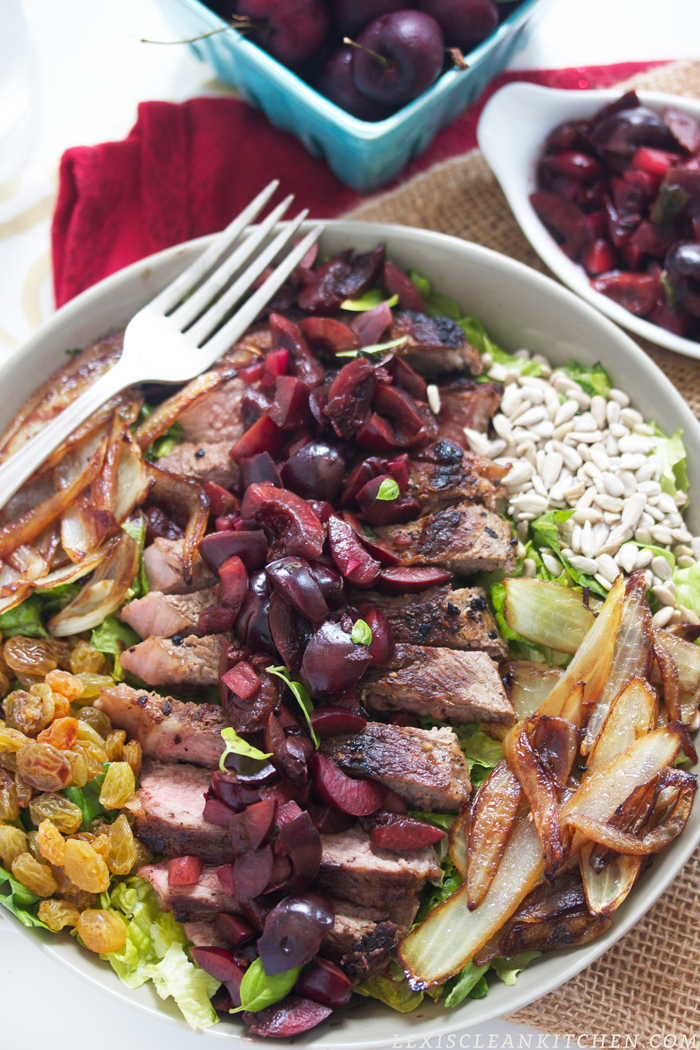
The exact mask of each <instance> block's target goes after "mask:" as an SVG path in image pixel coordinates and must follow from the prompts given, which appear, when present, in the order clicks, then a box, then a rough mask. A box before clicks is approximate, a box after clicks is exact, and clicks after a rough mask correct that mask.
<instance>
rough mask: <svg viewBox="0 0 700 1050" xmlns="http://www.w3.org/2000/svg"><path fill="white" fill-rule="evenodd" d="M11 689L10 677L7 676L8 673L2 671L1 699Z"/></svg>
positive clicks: (0, 682)
mask: <svg viewBox="0 0 700 1050" xmlns="http://www.w3.org/2000/svg"><path fill="white" fill-rule="evenodd" d="M9 690H10V679H9V678H8V677H7V675H6V674H3V672H2V671H0V699H2V697H3V696H7V694H8V692H9Z"/></svg>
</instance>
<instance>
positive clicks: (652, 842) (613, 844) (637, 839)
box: [569, 778, 697, 870]
mask: <svg viewBox="0 0 700 1050" xmlns="http://www.w3.org/2000/svg"><path fill="white" fill-rule="evenodd" d="M696 790H697V783H696V781H695V779H694V778H693V781H692V783H691V782H688V783H686V784H684V785H683V786H682V787H681V789H680V791H679V792H678V797H677V798H676V802H675V804H674V806H673V808H672V810H671V812H670V813H669V814H668V816H667V817H666V818H665V819H664V820H663V821H662V822H661V823H660V824H658V825H657V826H656V827H655V828H652V829H651V831H648V832H647V833H646V834H645V835H641V836H639V835H634V834H632V833H631V832H629V831H621V830H620V829H619V828H614V827H612V826H611V825H610V824H609V823H606V822H605V821H602V820H597V819H596V818H595V817H587V816H585V814H579V815H578V816H575V817H574V818H573V819H572V818H569V822H570V823H571V824H572V826H573V827H575V828H576V829H577V830H578V831H580V832H581V833H582V834H584V835H585V836H586V837H587V838H589V839H590V840H591V841H592V842H597V843H599V844H600V845H601V846H605V847H607V849H611V850H616V851H617V852H618V853H625V854H630V855H632V856H640V857H641V856H646V855H647V854H649V853H661V851H662V850H664V849H666V847H667V846H668V845H669V843H671V842H673V840H674V839H675V838H676V837H677V836H678V835H680V833H681V831H682V830H683V828H684V827H685V825H686V824H687V822H688V817H689V816H690V809H691V806H692V805H693V798H694V796H695V791H696ZM603 870H605V869H603Z"/></svg>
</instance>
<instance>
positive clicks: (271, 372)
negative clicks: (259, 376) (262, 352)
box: [265, 346, 289, 379]
mask: <svg viewBox="0 0 700 1050" xmlns="http://www.w3.org/2000/svg"><path fill="white" fill-rule="evenodd" d="M288 368H289V350H287V348H286V347H284V346H278V347H277V349H276V350H270V351H269V353H268V354H266V356H265V374H266V375H268V376H270V378H271V379H277V378H278V376H286V374H287V369H288Z"/></svg>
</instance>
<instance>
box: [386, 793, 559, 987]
mask: <svg viewBox="0 0 700 1050" xmlns="http://www.w3.org/2000/svg"><path fill="white" fill-rule="evenodd" d="M528 817H529V813H528V812H525V813H522V814H519V816H518V818H517V820H516V825H515V827H514V829H513V833H512V835H511V836H510V839H509V840H508V844H507V846H506V848H505V850H504V852H503V856H502V857H501V863H500V864H499V866H498V871H497V872H496V875H495V877H494V879H493V882H492V883H491V885H490V886H489V889H488V892H487V893H486V896H485V897H484V899H483V900H482V902H481V904H480V905H479V907H478V908H476V909H475V910H474V911H470V910H469V906H468V901H469V886H468V885H467V884H465V885H463V886H461V887H460V889H458V890H457V892H456V893H453V894H452V896H451V897H448V898H447V900H446V901H444V902H443V903H442V904H439V905H438V906H437V908H434V909H433V911H431V912H430V914H429V915H428V917H427V919H425V920H424V921H423V922H422V923H421V924H420V925H419V926H417V927H416V928H415V929H413V930H411V932H410V933H409V935H408V936H407V937H406V938H405V939H404V940H403V941H402V942H401V944H400V945H399V948H398V959H399V962H400V964H401V965H402V966H403V969H404V971H405V973H406V976H407V978H408V982H409V984H410V986H411V987H412V988H413V989H423V988H431V987H433V986H434V985H436V984H441V983H442V982H443V981H446V980H447V979H448V977H452V976H453V975H454V974H456V973H459V971H460V970H461V969H462V968H463V967H464V966H466V964H467V963H468V962H469V960H470V959H471V958H472V957H473V956H474V955H475V954H476V952H477V951H478V950H479V948H481V947H482V945H484V944H486V942H487V941H488V940H490V938H491V937H493V935H494V934H495V933H496V932H497V931H498V930H499V929H500V928H501V926H502V925H503V923H504V922H505V921H506V920H507V919H509V918H510V916H511V915H512V914H513V912H514V911H515V909H516V908H517V907H518V905H519V904H520V902H521V901H522V900H523V899H524V898H525V897H526V896H527V894H528V893H529V892H530V890H531V889H532V888H533V887H534V886H535V884H536V883H537V882H538V880H539V879H540V878H541V877H542V844H541V843H540V840H539V838H538V835H537V831H536V830H535V825H534V823H533V821H531V820H529V819H528Z"/></svg>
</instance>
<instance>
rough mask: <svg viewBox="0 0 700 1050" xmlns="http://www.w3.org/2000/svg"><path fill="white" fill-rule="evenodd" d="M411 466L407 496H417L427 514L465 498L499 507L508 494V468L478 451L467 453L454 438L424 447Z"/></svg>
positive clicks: (413, 459) (495, 507) (487, 505)
mask: <svg viewBox="0 0 700 1050" xmlns="http://www.w3.org/2000/svg"><path fill="white" fill-rule="evenodd" d="M410 467H411V473H410V477H409V480H408V487H407V489H406V492H405V493H404V495H406V496H412V497H413V498H414V499H417V500H418V502H419V503H420V507H421V512H422V513H423V514H433V513H434V512H435V511H436V510H440V509H441V508H443V507H446V506H449V505H451V504H453V503H460V502H462V501H464V500H468V501H475V502H477V503H483V504H484V505H485V506H486V507H488V508H489V509H490V510H497V509H498V507H499V505H500V501H501V500H502V499H503V496H504V490H503V487H502V485H501V481H502V480H503V478H504V477H505V475H506V474H507V470H506V468H505V467H501V466H499V465H498V463H494V462H493V460H490V459H486V457H485V456H479V455H477V453H476V452H465V451H464V449H462V448H460V447H459V445H457V444H456V443H455V442H454V441H438V442H437V443H436V444H434V445H429V446H428V447H427V448H426V449H421V451H420V452H419V453H418V454H417V455H416V456H415V457H413V458H412V460H411V464H410Z"/></svg>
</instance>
